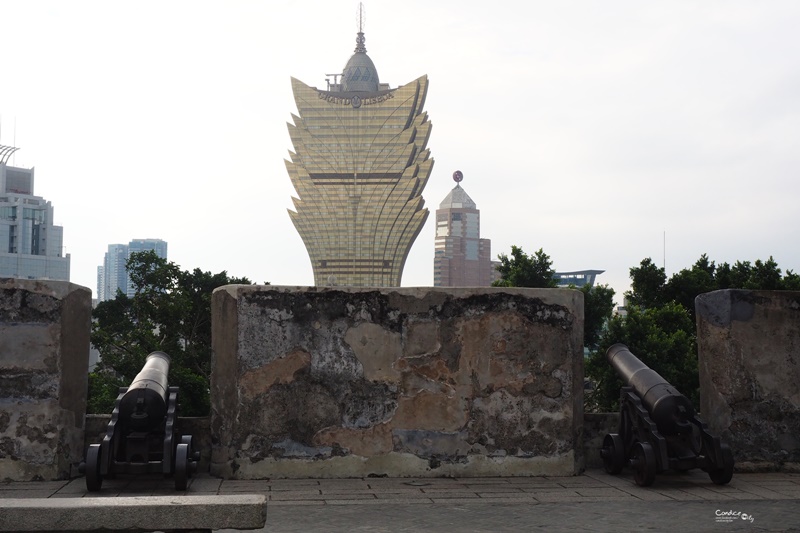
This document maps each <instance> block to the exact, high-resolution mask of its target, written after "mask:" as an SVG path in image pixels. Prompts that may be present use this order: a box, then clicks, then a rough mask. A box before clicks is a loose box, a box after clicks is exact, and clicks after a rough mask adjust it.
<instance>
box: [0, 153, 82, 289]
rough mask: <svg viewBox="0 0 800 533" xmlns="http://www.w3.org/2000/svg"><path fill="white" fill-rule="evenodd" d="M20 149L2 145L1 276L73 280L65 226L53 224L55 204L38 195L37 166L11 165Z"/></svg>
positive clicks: (0, 202)
mask: <svg viewBox="0 0 800 533" xmlns="http://www.w3.org/2000/svg"><path fill="white" fill-rule="evenodd" d="M15 150H16V148H11V147H8V146H0V277H6V278H26V279H54V280H64V281H69V264H70V256H69V254H64V253H63V240H64V228H62V227H61V226H56V225H55V224H53V206H52V205H51V204H50V202H48V201H47V200H45V199H44V198H42V197H41V196H35V195H34V193H33V192H34V190H33V184H34V179H33V178H34V169H33V168H18V167H13V166H9V165H8V164H7V157H3V154H4V153H5V154H10V153H13V151H15Z"/></svg>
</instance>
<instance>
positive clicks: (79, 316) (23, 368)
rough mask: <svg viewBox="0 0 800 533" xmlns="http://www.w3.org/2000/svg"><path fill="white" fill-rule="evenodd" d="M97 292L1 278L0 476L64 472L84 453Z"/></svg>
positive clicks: (61, 476)
mask: <svg viewBox="0 0 800 533" xmlns="http://www.w3.org/2000/svg"><path fill="white" fill-rule="evenodd" d="M91 310H92V293H91V291H90V290H89V289H86V288H84V287H80V286H78V285H74V284H72V283H69V282H66V281H35V280H21V279H11V278H0V480H4V479H11V480H32V479H48V480H49V479H64V478H66V477H68V476H69V475H70V472H71V471H72V470H74V469H73V468H72V467H73V465H75V464H77V463H78V462H80V461H81V459H82V458H83V454H84V451H85V450H84V419H85V413H86V393H87V387H88V377H87V376H88V371H89V357H88V354H89V328H90V321H91Z"/></svg>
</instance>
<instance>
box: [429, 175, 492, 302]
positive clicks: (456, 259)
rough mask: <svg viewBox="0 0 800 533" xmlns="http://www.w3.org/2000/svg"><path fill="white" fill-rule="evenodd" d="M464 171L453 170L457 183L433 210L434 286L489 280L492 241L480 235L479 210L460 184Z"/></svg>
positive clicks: (478, 284) (473, 284)
mask: <svg viewBox="0 0 800 533" xmlns="http://www.w3.org/2000/svg"><path fill="white" fill-rule="evenodd" d="M462 179H464V175H463V174H462V173H461V171H459V170H456V171H455V172H454V173H453V180H455V182H456V186H455V187H453V190H452V191H450V193H449V194H448V195H447V196H446V197H445V199H444V200H442V203H441V204H439V209H437V210H436V240H435V251H434V258H433V285H434V287H488V286H489V285H491V284H492V260H491V254H492V242H491V241H490V240H489V239H481V238H480V237H481V212H480V211H479V210H478V207H477V205H475V202H473V201H472V198H470V197H469V195H468V194H467V191H465V190H464V189H462V188H461V180H462Z"/></svg>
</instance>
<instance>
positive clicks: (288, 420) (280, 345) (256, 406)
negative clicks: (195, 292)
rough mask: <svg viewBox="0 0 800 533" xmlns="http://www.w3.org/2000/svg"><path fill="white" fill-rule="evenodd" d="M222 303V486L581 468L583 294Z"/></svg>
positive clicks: (411, 291) (314, 292)
mask: <svg viewBox="0 0 800 533" xmlns="http://www.w3.org/2000/svg"><path fill="white" fill-rule="evenodd" d="M212 306H213V313H212V314H213V317H214V322H213V335H212V337H213V347H214V366H213V369H212V385H211V397H212V409H211V429H212V434H213V435H214V439H215V440H214V446H213V452H212V461H211V472H212V473H213V474H216V475H220V476H223V477H233V476H235V477H239V478H261V477H295V476H301V477H302V476H311V477H352V476H367V475H380V476H382V475H389V476H425V475H433V476H443V475H453V476H479V475H495V476H496V475H573V474H576V473H578V472H579V471H580V468H581V464H582V462H581V461H582V457H581V455H582V446H581V442H582V437H581V429H582V425H583V294H582V293H581V292H580V291H568V290H560V289H499V288H475V289H439V288H395V289H358V288H313V287H312V288H308V287H273V286H263V287H258V286H228V287H223V288H220V289H217V290H216V291H215V292H214V295H213V300H212Z"/></svg>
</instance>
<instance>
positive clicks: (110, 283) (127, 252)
mask: <svg viewBox="0 0 800 533" xmlns="http://www.w3.org/2000/svg"><path fill="white" fill-rule="evenodd" d="M148 250H152V251H154V252H155V253H156V255H157V256H158V257H160V258H162V259H166V258H167V242H166V241H163V240H161V239H133V240H132V241H130V242H129V243H128V244H109V245H108V251H107V252H106V254H105V257H104V258H103V264H102V265H101V266H99V267H97V300H98V301H100V302H102V301H104V300H113V299H114V298H115V297H116V296H117V291H118V290H119V291H122V293H123V294H125V295H127V296H128V297H132V296H133V295H134V294H135V293H136V288H135V287H134V286H133V283H131V278H130V276H129V275H128V269H127V268H126V267H125V264H126V263H127V261H128V259H129V258H130V256H131V254H132V253H135V252H144V251H148Z"/></svg>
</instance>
